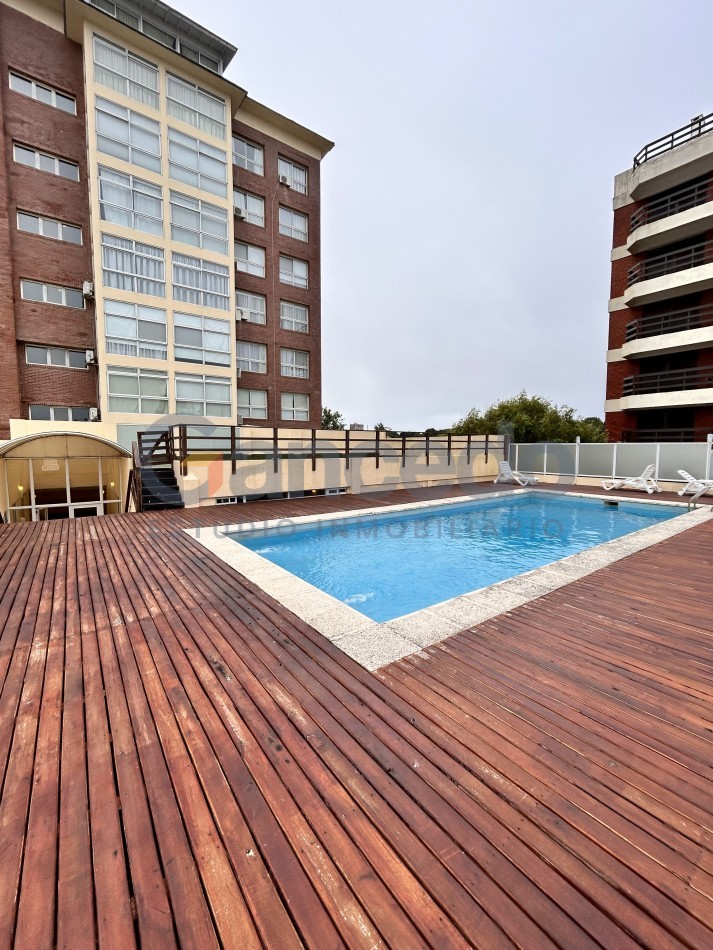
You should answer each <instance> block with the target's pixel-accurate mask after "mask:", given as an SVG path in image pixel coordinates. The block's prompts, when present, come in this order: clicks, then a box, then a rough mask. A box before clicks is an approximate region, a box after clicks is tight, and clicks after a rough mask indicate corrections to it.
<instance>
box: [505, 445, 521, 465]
mask: <svg viewBox="0 0 713 950" xmlns="http://www.w3.org/2000/svg"><path fill="white" fill-rule="evenodd" d="M508 461H509V459H508ZM515 471H516V472H519V471H520V443H519V442H516V443H515Z"/></svg>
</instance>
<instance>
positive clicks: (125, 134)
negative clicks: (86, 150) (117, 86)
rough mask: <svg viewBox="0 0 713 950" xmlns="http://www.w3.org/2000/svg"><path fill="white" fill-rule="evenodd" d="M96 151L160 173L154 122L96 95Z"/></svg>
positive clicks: (156, 129) (158, 141)
mask: <svg viewBox="0 0 713 950" xmlns="http://www.w3.org/2000/svg"><path fill="white" fill-rule="evenodd" d="M96 116H97V148H98V149H99V151H100V152H106V154H107V155H113V156H114V158H120V159H121V160H122V161H124V162H131V164H132V165H140V166H141V167H142V168H148V169H150V170H151V171H152V172H160V171H161V134H160V126H159V124H158V122H154V120H153V119H149V118H147V117H146V116H145V115H141V113H139V112H134V110H133V109H127V108H125V107H124V106H119V105H117V104H116V103H115V102H109V100H108V99H102V98H101V97H99V96H97V100H96Z"/></svg>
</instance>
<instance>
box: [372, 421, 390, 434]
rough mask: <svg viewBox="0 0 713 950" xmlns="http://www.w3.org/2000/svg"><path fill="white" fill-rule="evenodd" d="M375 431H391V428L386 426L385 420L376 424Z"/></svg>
mask: <svg viewBox="0 0 713 950" xmlns="http://www.w3.org/2000/svg"><path fill="white" fill-rule="evenodd" d="M374 431H375V432H390V431H391V429H389V427H388V426H385V425H384V423H383V422H377V423H376V425H375V426H374Z"/></svg>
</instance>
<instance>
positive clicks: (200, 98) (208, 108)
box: [166, 73, 225, 139]
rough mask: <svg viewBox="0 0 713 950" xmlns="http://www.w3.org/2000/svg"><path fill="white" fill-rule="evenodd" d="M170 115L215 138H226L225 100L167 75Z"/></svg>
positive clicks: (167, 99)
mask: <svg viewBox="0 0 713 950" xmlns="http://www.w3.org/2000/svg"><path fill="white" fill-rule="evenodd" d="M166 108H167V109H168V114H169V115H172V116H173V117H174V118H176V119H180V120H181V121H182V122H187V123H188V125H192V126H194V127H195V128H196V129H199V130H200V131H201V132H206V133H207V134H208V135H213V136H215V138H218V139H224V138H225V100H224V99H219V98H218V97H217V96H214V95H213V94H212V93H210V92H208V91H207V90H205V89H201V87H200V86H196V85H195V83H192V82H188V81H187V80H185V79H179V78H178V76H173V75H172V74H171V73H167V74H166Z"/></svg>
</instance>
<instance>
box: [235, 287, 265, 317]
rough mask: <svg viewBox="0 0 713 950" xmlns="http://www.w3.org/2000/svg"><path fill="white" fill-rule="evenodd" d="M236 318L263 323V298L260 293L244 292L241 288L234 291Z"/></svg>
mask: <svg viewBox="0 0 713 950" xmlns="http://www.w3.org/2000/svg"><path fill="white" fill-rule="evenodd" d="M235 306H236V308H237V314H236V316H237V318H238V319H239V320H247V321H248V323H265V319H266V318H265V311H266V306H265V298H264V297H263V296H262V295H261V294H246V293H245V291H243V290H236V292H235Z"/></svg>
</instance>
